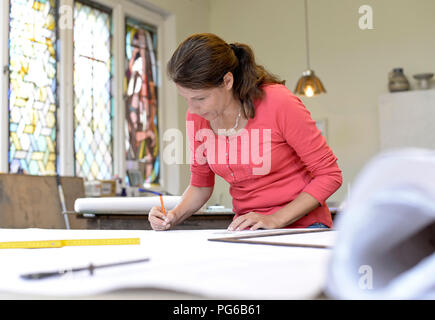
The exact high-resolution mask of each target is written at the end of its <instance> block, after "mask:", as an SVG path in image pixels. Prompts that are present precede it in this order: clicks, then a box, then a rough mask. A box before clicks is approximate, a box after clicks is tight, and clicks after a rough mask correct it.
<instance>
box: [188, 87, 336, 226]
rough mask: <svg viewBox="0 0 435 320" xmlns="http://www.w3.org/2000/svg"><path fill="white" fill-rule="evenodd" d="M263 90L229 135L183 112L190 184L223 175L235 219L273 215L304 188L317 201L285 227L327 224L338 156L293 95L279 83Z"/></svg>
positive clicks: (200, 184) (206, 182)
mask: <svg viewBox="0 0 435 320" xmlns="http://www.w3.org/2000/svg"><path fill="white" fill-rule="evenodd" d="M262 89H263V90H264V96H263V98H262V99H261V100H257V101H255V102H254V105H255V117H254V118H252V119H249V120H248V123H247V124H246V126H245V128H244V129H242V130H240V131H239V132H238V133H237V134H235V135H232V136H228V137H227V136H225V135H217V134H215V133H214V132H213V131H212V129H211V127H210V124H209V122H208V121H207V120H206V119H204V118H202V117H200V116H199V115H196V114H191V113H189V112H188V113H187V118H186V128H187V135H188V140H189V148H190V170H191V179H190V184H191V185H192V186H197V187H211V186H213V185H214V182H215V174H217V175H219V176H221V177H222V178H224V179H225V180H226V181H227V182H228V183H229V184H230V194H231V196H232V198H233V211H234V213H235V214H236V215H235V218H236V217H238V216H239V215H242V214H246V213H248V212H251V211H253V212H257V213H261V214H273V213H274V212H276V211H277V210H279V209H281V208H282V207H284V206H286V205H287V204H288V203H290V202H291V201H292V200H294V199H295V198H296V197H297V196H298V195H299V194H300V193H301V192H306V193H308V194H310V195H311V196H313V197H314V198H315V199H316V200H317V201H318V202H319V203H320V204H321V206H319V207H317V208H316V209H314V210H313V211H311V212H310V213H308V214H307V215H305V216H303V217H302V218H300V219H299V220H297V221H296V222H294V223H292V224H291V225H289V226H288V227H291V228H304V227H307V226H309V225H311V224H313V223H316V222H320V223H323V224H325V225H327V226H329V227H332V219H331V214H330V212H329V209H328V206H327V205H326V202H325V201H326V199H327V198H328V197H329V196H331V195H332V194H333V193H334V192H335V191H336V190H337V189H338V188H339V187H340V186H341V184H342V174H341V170H340V169H339V167H338V165H337V158H336V157H335V155H334V154H333V152H332V150H331V149H330V148H329V146H328V145H327V144H326V140H325V138H324V137H323V136H322V135H321V133H320V131H319V130H318V128H317V126H316V124H315V121H313V119H312V118H311V116H310V112H309V111H308V110H307V109H306V108H305V106H304V105H303V103H302V101H301V100H300V99H299V98H298V97H297V96H295V95H294V94H293V93H291V91H290V90H288V89H287V87H285V86H284V85H280V84H271V85H264V86H263V87H262Z"/></svg>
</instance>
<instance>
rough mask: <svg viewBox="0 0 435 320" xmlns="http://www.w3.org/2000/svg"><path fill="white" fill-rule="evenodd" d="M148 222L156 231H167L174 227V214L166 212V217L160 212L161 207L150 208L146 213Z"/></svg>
mask: <svg viewBox="0 0 435 320" xmlns="http://www.w3.org/2000/svg"><path fill="white" fill-rule="evenodd" d="M148 221H149V222H150V224H151V228H153V230H157V231H164V230H168V229H170V228H171V227H173V226H174V225H175V213H174V212H173V210H169V211H166V215H165V214H164V213H163V212H162V207H160V206H155V207H152V208H151V210H150V212H149V213H148Z"/></svg>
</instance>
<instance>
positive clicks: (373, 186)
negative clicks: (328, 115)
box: [327, 149, 435, 299]
mask: <svg viewBox="0 0 435 320" xmlns="http://www.w3.org/2000/svg"><path fill="white" fill-rule="evenodd" d="M434 223H435V151H433V150H424V149H404V150H394V151H390V152H388V153H384V154H381V155H379V156H377V157H375V159H373V160H372V161H371V162H370V163H369V164H368V165H367V166H366V168H364V170H363V171H362V173H361V174H360V175H359V177H358V179H357V181H356V183H355V184H354V186H353V189H352V194H351V197H350V199H349V200H348V203H347V205H346V208H345V210H344V212H343V213H342V214H340V215H339V218H338V221H337V222H336V224H335V226H336V228H337V229H338V230H339V234H338V237H337V241H336V245H335V247H334V250H333V254H332V259H331V264H330V267H329V276H328V284H327V292H328V294H329V295H331V296H333V297H335V298H342V299H434V298H435V224H434Z"/></svg>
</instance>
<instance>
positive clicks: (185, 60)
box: [167, 33, 285, 118]
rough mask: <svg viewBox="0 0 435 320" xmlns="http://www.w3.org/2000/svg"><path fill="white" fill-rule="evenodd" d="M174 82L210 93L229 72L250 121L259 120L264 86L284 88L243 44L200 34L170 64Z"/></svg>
mask: <svg viewBox="0 0 435 320" xmlns="http://www.w3.org/2000/svg"><path fill="white" fill-rule="evenodd" d="M167 71H168V75H169V77H170V79H172V80H173V81H174V82H175V83H177V84H179V85H181V86H182V87H185V88H189V89H207V88H213V87H217V86H219V85H221V84H222V82H223V77H224V75H225V74H227V72H231V73H232V74H233V76H234V84H233V92H234V95H235V97H236V98H237V99H239V100H240V101H241V102H242V106H243V108H242V110H243V113H244V115H245V117H246V118H248V117H249V118H253V117H254V116H255V108H254V101H255V100H256V99H261V98H262V97H263V90H262V89H261V85H263V84H268V83H280V84H284V83H285V81H282V80H280V79H279V78H278V77H276V76H275V75H273V74H271V73H269V72H268V71H267V70H266V69H265V68H264V67H263V66H261V65H258V64H256V63H255V57H254V52H253V51H252V49H251V48H250V47H249V46H248V45H246V44H242V43H232V44H228V43H226V42H225V41H224V40H222V39H221V38H219V37H218V36H216V35H215V34H211V33H199V34H194V35H192V36H190V37H188V38H187V39H186V40H184V41H183V42H182V43H181V44H180V45H179V46H178V48H177V50H175V52H174V54H173V55H172V57H171V59H170V60H169V62H168V66H167Z"/></svg>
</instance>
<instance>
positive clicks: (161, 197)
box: [160, 194, 166, 215]
mask: <svg viewBox="0 0 435 320" xmlns="http://www.w3.org/2000/svg"><path fill="white" fill-rule="evenodd" d="M160 204H161V205H162V212H163V214H164V215H166V211H165V205H164V204H163V196H162V195H161V194H160Z"/></svg>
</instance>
